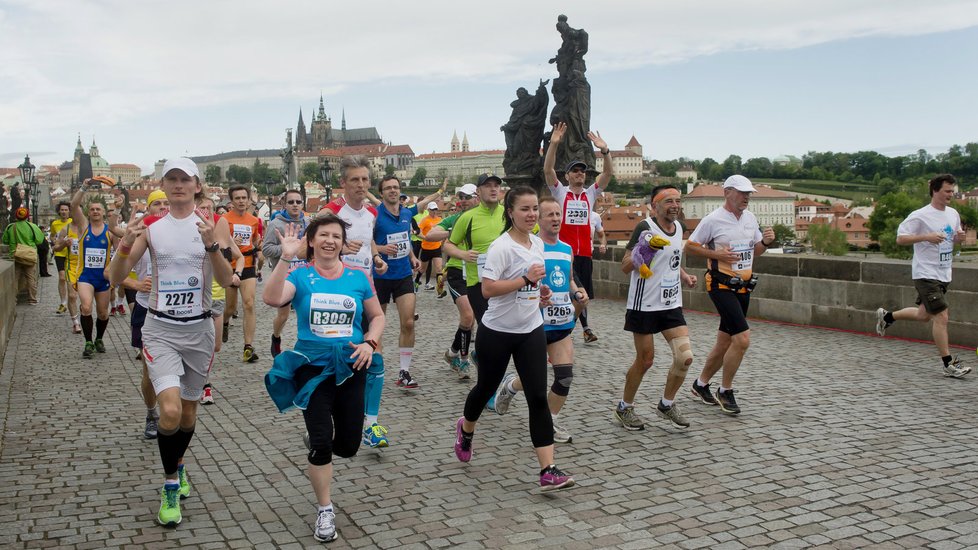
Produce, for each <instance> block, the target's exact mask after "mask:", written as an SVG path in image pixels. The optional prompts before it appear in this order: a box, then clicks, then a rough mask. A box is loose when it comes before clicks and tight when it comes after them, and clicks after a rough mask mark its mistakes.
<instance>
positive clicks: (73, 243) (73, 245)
mask: <svg viewBox="0 0 978 550" xmlns="http://www.w3.org/2000/svg"><path fill="white" fill-rule="evenodd" d="M71 255H72V256H77V255H78V239H71Z"/></svg>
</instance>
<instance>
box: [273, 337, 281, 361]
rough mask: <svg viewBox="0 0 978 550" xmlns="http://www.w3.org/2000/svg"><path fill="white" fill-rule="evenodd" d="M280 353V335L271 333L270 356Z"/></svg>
mask: <svg viewBox="0 0 978 550" xmlns="http://www.w3.org/2000/svg"><path fill="white" fill-rule="evenodd" d="M280 353H282V337H281V336H275V335H274V334H273V335H272V358H275V357H276V356H277V355H278V354H280Z"/></svg>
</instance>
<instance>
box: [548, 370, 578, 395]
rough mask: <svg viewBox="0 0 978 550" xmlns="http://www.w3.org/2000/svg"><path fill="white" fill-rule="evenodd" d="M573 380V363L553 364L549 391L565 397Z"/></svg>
mask: <svg viewBox="0 0 978 550" xmlns="http://www.w3.org/2000/svg"><path fill="white" fill-rule="evenodd" d="M573 380H574V365H554V383H553V385H552V386H550V391H552V392H554V395H559V396H561V397H567V394H569V393H570V386H571V381H573Z"/></svg>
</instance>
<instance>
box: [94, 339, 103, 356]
mask: <svg viewBox="0 0 978 550" xmlns="http://www.w3.org/2000/svg"><path fill="white" fill-rule="evenodd" d="M95 351H97V352H99V353H105V343H104V342H102V339H101V338H96V339H95Z"/></svg>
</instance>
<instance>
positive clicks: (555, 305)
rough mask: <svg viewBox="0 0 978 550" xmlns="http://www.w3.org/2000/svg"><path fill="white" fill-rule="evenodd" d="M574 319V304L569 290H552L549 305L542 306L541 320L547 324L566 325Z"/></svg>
mask: <svg viewBox="0 0 978 550" xmlns="http://www.w3.org/2000/svg"><path fill="white" fill-rule="evenodd" d="M573 320H574V306H573V305H572V304H571V297H570V293H569V292H554V293H553V294H552V295H551V296H550V305H549V306H547V307H545V308H543V322H544V324H547V325H566V324H567V323H570V322H571V321H573Z"/></svg>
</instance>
